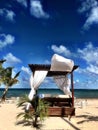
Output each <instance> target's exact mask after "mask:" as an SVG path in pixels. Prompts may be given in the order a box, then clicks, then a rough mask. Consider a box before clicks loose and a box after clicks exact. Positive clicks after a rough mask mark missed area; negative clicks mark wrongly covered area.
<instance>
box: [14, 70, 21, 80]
mask: <svg viewBox="0 0 98 130" xmlns="http://www.w3.org/2000/svg"><path fill="white" fill-rule="evenodd" d="M20 72H21V71H19V72H18V73H17V74H16V75H15V76H14V79H16V78H17V77H18V76H19V74H20Z"/></svg>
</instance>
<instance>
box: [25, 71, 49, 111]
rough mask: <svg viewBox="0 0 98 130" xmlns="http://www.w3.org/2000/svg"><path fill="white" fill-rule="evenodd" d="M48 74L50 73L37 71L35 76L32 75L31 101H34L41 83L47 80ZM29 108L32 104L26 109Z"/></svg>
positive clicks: (29, 96)
mask: <svg viewBox="0 0 98 130" xmlns="http://www.w3.org/2000/svg"><path fill="white" fill-rule="evenodd" d="M47 73H48V71H35V73H34V76H33V74H32V75H31V77H30V86H31V91H30V93H29V95H28V98H29V99H30V100H32V99H33V97H34V94H35V92H36V90H37V89H38V87H39V86H40V85H41V83H42V82H43V80H44V79H45V77H46V75H47ZM29 107H30V104H28V105H27V107H26V109H27V110H28V109H29Z"/></svg>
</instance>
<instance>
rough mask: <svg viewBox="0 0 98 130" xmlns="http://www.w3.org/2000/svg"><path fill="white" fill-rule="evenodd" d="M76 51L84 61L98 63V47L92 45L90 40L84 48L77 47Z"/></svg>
mask: <svg viewBox="0 0 98 130" xmlns="http://www.w3.org/2000/svg"><path fill="white" fill-rule="evenodd" d="M78 53H79V54H80V58H82V59H84V60H85V61H86V62H88V63H95V64H98V47H94V46H93V44H92V43H91V42H90V43H88V44H87V45H86V47H85V48H83V49H78Z"/></svg>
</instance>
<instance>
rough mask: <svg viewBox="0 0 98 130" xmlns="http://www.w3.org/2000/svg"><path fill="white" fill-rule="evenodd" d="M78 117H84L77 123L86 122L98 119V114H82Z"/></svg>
mask: <svg viewBox="0 0 98 130" xmlns="http://www.w3.org/2000/svg"><path fill="white" fill-rule="evenodd" d="M76 118H84V119H83V120H81V121H79V122H77V124H81V123H84V122H90V121H98V116H93V115H88V114H87V115H80V116H76Z"/></svg>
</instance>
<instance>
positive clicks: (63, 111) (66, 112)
mask: <svg viewBox="0 0 98 130" xmlns="http://www.w3.org/2000/svg"><path fill="white" fill-rule="evenodd" d="M48 115H49V116H60V117H64V116H75V108H72V107H57V106H55V107H49V108H48Z"/></svg>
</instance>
